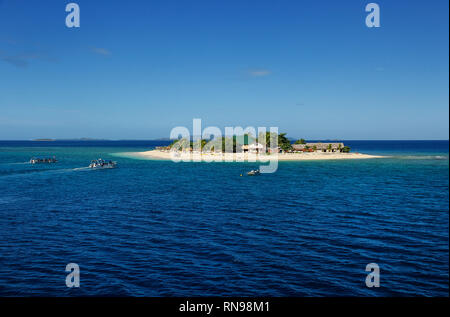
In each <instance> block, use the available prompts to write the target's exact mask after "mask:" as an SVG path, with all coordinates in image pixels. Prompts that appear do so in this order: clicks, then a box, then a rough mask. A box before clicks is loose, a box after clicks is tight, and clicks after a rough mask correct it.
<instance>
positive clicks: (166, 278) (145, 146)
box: [0, 141, 449, 296]
mask: <svg viewBox="0 0 450 317" xmlns="http://www.w3.org/2000/svg"><path fill="white" fill-rule="evenodd" d="M160 143H161V144H164V142H153V141H117V142H108V141H84V142H76V141H57V142H31V141H0V295H2V296H85V295H88V296H91V295H93V296H109V295H117V296H210V295H228V296H417V295H424V296H448V294H449V293H448V291H449V284H448V281H449V143H448V141H345V143H346V144H348V145H350V146H351V147H352V150H353V151H356V152H362V153H371V154H384V155H389V156H390V157H389V158H382V159H370V160H345V161H342V160H341V161H302V162H280V163H279V169H278V171H277V172H276V173H274V174H264V175H261V176H259V177H240V174H241V173H243V172H246V171H248V170H250V169H252V168H255V167H257V165H256V164H255V163H173V162H170V161H155V160H138V159H133V158H127V157H124V156H122V155H120V153H123V152H133V151H145V150H149V149H150V148H151V147H153V146H155V145H158V144H160ZM118 153H119V154H118ZM53 155H55V156H56V157H57V158H58V159H59V162H58V163H57V164H53V165H37V166H31V165H30V164H26V162H27V161H28V160H29V159H30V158H31V157H32V156H53ZM99 157H101V158H104V159H112V160H116V161H118V164H119V167H118V168H117V169H113V170H89V169H86V168H84V167H86V166H87V165H88V164H89V163H90V161H91V160H92V159H95V158H99ZM68 263H77V264H78V265H79V266H80V270H81V282H80V287H79V288H67V287H66V284H65V278H66V274H67V273H66V272H65V267H66V264H68ZM368 263H377V264H378V265H379V267H380V271H381V277H380V287H379V288H367V287H366V285H365V278H366V274H367V272H365V267H366V265H367V264H368Z"/></svg>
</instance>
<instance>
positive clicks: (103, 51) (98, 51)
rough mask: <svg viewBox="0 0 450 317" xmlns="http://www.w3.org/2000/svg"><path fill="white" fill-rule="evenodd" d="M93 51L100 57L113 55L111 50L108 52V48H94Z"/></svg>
mask: <svg viewBox="0 0 450 317" xmlns="http://www.w3.org/2000/svg"><path fill="white" fill-rule="evenodd" d="M91 50H92V52H94V53H95V54H98V55H103V56H109V55H111V52H110V51H109V50H107V49H106V48H102V47H93V48H92V49H91Z"/></svg>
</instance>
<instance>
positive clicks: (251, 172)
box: [247, 170, 261, 176]
mask: <svg viewBox="0 0 450 317" xmlns="http://www.w3.org/2000/svg"><path fill="white" fill-rule="evenodd" d="M259 174H261V172H260V171H259V170H251V171H250V172H247V175H248V176H256V175H259Z"/></svg>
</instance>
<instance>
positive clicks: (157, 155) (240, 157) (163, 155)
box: [123, 150, 383, 162]
mask: <svg viewBox="0 0 450 317" xmlns="http://www.w3.org/2000/svg"><path fill="white" fill-rule="evenodd" d="M175 153H176V152H165V151H164V152H163V151H159V150H151V151H145V152H128V153H123V154H124V155H126V156H130V157H136V158H140V159H149V160H178V161H197V162H200V161H204V162H211V161H215V162H221V161H229V162H233V161H236V162H267V161H269V160H277V159H278V161H303V160H348V159H371V158H382V157H383V156H378V155H369V154H362V153H324V152H311V153H308V152H306V153H283V154H271V155H265V154H261V155H258V154H248V153H229V154H222V153H201V154H200V153H189V152H186V153H180V152H178V153H177V154H175Z"/></svg>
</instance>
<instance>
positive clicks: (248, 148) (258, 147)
mask: <svg viewBox="0 0 450 317" xmlns="http://www.w3.org/2000/svg"><path fill="white" fill-rule="evenodd" d="M241 149H242V152H244V153H245V152H249V153H260V152H262V151H263V150H264V146H263V145H262V144H260V143H252V144H244V145H242V147H241Z"/></svg>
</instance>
